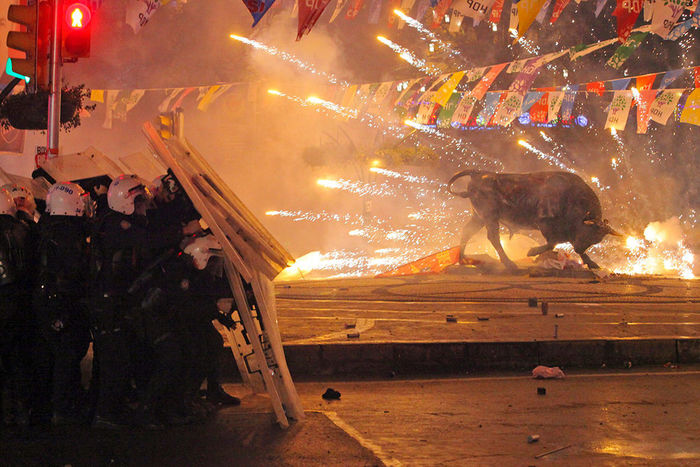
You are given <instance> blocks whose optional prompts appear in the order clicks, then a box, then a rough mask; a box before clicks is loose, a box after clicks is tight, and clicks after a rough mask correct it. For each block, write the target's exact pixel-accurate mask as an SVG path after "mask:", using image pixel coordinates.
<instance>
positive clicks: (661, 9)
mask: <svg viewBox="0 0 700 467" xmlns="http://www.w3.org/2000/svg"><path fill="white" fill-rule="evenodd" d="M647 1H648V0H647ZM687 3H688V0H658V1H656V2H654V14H653V16H652V19H651V32H653V33H654V34H658V35H659V36H661V37H662V38H664V39H666V38H667V37H668V36H669V35H670V34H671V30H672V29H673V27H674V26H675V25H676V21H678V18H680V17H681V14H682V13H683V10H685V9H686V7H687V6H688V5H687Z"/></svg>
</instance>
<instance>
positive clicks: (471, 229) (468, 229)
mask: <svg viewBox="0 0 700 467" xmlns="http://www.w3.org/2000/svg"><path fill="white" fill-rule="evenodd" d="M483 226H484V221H483V220H481V218H480V217H478V216H476V215H474V216H472V218H471V219H469V222H467V223H466V224H464V228H462V238H461V239H460V241H459V259H460V262H461V260H462V258H463V257H464V248H465V247H466V246H467V243H468V242H469V240H470V239H471V238H472V237H473V236H474V235H475V234H476V233H477V232H478V231H479V230H481V228H482V227H483Z"/></svg>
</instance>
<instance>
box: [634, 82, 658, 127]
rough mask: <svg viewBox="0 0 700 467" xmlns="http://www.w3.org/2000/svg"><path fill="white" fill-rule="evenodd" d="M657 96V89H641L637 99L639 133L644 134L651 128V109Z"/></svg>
mask: <svg viewBox="0 0 700 467" xmlns="http://www.w3.org/2000/svg"><path fill="white" fill-rule="evenodd" d="M655 97H656V90H649V89H644V90H640V91H639V98H638V99H637V133H639V134H644V133H646V132H647V128H649V117H650V114H649V110H650V109H651V104H652V102H654V98H655Z"/></svg>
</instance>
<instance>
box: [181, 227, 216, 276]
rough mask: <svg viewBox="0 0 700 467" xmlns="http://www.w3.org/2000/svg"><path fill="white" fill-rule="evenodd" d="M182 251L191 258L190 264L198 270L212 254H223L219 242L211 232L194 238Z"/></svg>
mask: <svg viewBox="0 0 700 467" xmlns="http://www.w3.org/2000/svg"><path fill="white" fill-rule="evenodd" d="M184 252H185V254H187V255H189V256H190V257H191V258H192V264H193V265H194V267H195V268H197V269H199V270H200V271H201V270H202V269H204V268H206V267H207V265H208V264H209V259H210V258H211V257H212V256H215V257H221V256H223V250H222V249H221V244H219V241H218V240H217V239H216V238H214V236H213V235H212V234H208V235H205V236H203V237H197V238H195V239H194V241H193V242H192V243H190V244H189V245H187V246H186V247H185V249H184Z"/></svg>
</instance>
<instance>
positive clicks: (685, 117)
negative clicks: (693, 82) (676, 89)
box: [681, 89, 700, 125]
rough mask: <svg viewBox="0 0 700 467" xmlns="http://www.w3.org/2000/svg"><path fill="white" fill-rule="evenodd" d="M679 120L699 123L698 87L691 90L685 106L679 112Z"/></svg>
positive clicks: (699, 102)
mask: <svg viewBox="0 0 700 467" xmlns="http://www.w3.org/2000/svg"><path fill="white" fill-rule="evenodd" d="M681 122H683V123H692V124H693V125H700V89H695V90H694V91H693V92H691V93H690V96H688V99H687V100H686V101H685V106H684V107H683V112H682V113H681Z"/></svg>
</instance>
